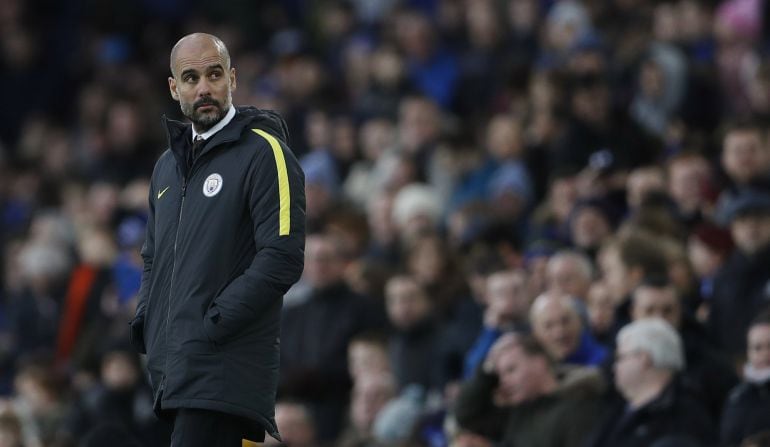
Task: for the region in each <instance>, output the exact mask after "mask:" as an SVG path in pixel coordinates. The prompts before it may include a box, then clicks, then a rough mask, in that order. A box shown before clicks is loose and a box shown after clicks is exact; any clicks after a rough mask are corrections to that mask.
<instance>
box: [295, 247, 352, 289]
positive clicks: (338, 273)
mask: <svg viewBox="0 0 770 447" xmlns="http://www.w3.org/2000/svg"><path fill="white" fill-rule="evenodd" d="M344 273H345V262H344V260H343V259H342V257H341V256H340V254H339V248H338V247H336V246H335V240H334V239H332V238H330V237H327V236H309V237H308V238H307V241H306V242H305V270H304V273H303V275H304V278H305V279H306V280H307V282H308V284H310V286H311V287H313V288H315V289H323V288H325V287H328V286H331V285H333V284H335V283H337V282H339V281H340V280H342V278H343V275H344Z"/></svg>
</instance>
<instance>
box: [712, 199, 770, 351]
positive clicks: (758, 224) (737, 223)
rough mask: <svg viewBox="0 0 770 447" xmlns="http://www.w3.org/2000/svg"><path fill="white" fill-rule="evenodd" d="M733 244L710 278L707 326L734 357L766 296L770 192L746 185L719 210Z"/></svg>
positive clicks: (742, 347)
mask: <svg viewBox="0 0 770 447" xmlns="http://www.w3.org/2000/svg"><path fill="white" fill-rule="evenodd" d="M722 214H723V215H724V218H725V219H726V220H727V222H729V227H730V233H731V235H732V237H733V242H735V250H733V253H732V255H731V256H730V257H729V258H728V259H727V261H726V262H725V264H724V265H723V266H722V269H721V270H720V271H719V273H718V274H717V276H716V278H714V294H713V296H712V300H711V312H710V313H709V329H710V330H711V335H712V337H713V338H714V340H715V341H716V342H717V346H718V347H719V348H720V349H722V350H724V351H725V352H727V353H728V354H729V355H730V357H731V359H733V360H734V361H736V363H737V362H739V361H740V360H741V357H742V356H743V355H744V353H745V352H746V336H745V335H746V331H747V330H748V327H749V323H750V322H751V319H752V318H753V317H754V316H755V315H757V314H758V313H759V311H760V310H761V309H762V308H763V307H764V306H767V302H768V298H770V295H769V294H770V290H768V287H767V282H768V281H770V269H768V268H767V266H768V265H770V194H769V193H765V192H760V191H758V190H747V191H743V192H741V193H740V194H738V195H736V196H735V197H733V198H732V199H731V200H730V201H728V202H727V203H726V204H725V208H724V209H723V210H722Z"/></svg>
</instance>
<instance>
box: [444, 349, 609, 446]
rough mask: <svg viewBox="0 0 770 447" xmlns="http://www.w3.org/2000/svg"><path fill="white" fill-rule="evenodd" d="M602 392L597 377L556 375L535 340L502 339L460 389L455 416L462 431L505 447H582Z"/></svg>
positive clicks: (586, 373) (574, 373)
mask: <svg viewBox="0 0 770 447" xmlns="http://www.w3.org/2000/svg"><path fill="white" fill-rule="evenodd" d="M496 348H497V349H496ZM498 384H499V385H498ZM601 389H602V381H601V379H600V378H599V376H598V374H597V373H595V372H590V371H582V370H573V371H571V372H570V373H567V374H566V375H565V376H563V377H561V376H560V375H558V374H557V373H556V370H555V369H554V365H553V364H552V363H551V361H550V358H549V356H548V354H546V351H545V350H544V349H543V348H542V347H541V346H540V345H539V344H538V343H537V342H536V341H535V340H534V339H531V338H526V337H524V338H519V339H516V338H515V337H514V340H513V341H511V339H510V338H506V337H504V338H501V339H500V340H499V341H498V345H496V346H495V347H493V348H492V350H491V351H490V353H489V356H488V357H487V360H486V361H485V363H484V367H483V368H480V369H479V370H478V371H477V374H476V376H475V377H474V378H473V379H472V380H471V381H469V382H467V383H466V384H465V385H464V386H463V390H462V392H461V394H460V397H459V398H458V400H457V403H456V406H455V415H456V417H457V421H458V422H459V424H460V427H462V428H465V429H468V430H471V431H473V432H475V433H477V434H479V435H483V436H485V437H487V438H489V439H491V440H492V441H494V442H503V443H504V444H506V445H508V444H510V445H539V446H554V447H556V446H580V445H582V444H583V442H584V437H585V435H586V434H587V433H588V432H589V431H590V430H591V429H592V427H593V424H594V422H595V421H596V418H597V416H598V413H599V410H600V408H601V406H600V405H601V404H600V401H599V399H598V397H599V392H600V391H601ZM554 427H558V430H555V429H554Z"/></svg>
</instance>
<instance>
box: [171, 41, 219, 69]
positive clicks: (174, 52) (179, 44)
mask: <svg viewBox="0 0 770 447" xmlns="http://www.w3.org/2000/svg"><path fill="white" fill-rule="evenodd" d="M200 37H206V38H208V39H210V40H211V42H213V43H214V46H216V47H217V51H218V52H219V54H220V55H221V56H222V59H223V60H224V62H225V70H228V69H230V52H229V51H227V46H226V45H225V43H224V42H222V39H220V38H219V37H217V36H215V35H213V34H207V33H192V34H188V35H186V36H184V37H182V38H181V39H179V40H178V41H177V43H176V44H174V47H173V48H172V49H171V56H169V68H170V69H171V75H172V76H176V73H174V59H176V53H177V52H178V51H179V47H180V46H181V45H182V44H183V43H184V42H186V41H187V40H189V39H195V38H200Z"/></svg>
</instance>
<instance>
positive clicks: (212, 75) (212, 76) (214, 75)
mask: <svg viewBox="0 0 770 447" xmlns="http://www.w3.org/2000/svg"><path fill="white" fill-rule="evenodd" d="M209 76H210V77H211V79H219V78H221V77H222V73H219V72H214V73H211V74H210V75H209Z"/></svg>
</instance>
